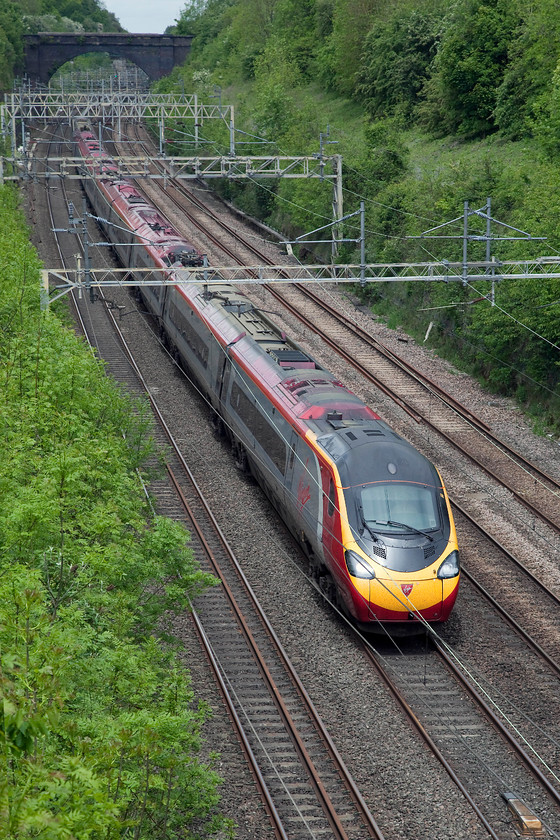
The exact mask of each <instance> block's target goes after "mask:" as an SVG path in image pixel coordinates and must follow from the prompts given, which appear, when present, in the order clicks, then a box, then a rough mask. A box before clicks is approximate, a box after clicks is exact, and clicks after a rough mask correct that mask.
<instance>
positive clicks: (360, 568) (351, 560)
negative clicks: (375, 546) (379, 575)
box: [344, 549, 375, 580]
mask: <svg viewBox="0 0 560 840" xmlns="http://www.w3.org/2000/svg"><path fill="white" fill-rule="evenodd" d="M344 559H345V560H346V566H347V568H348V571H349V572H350V574H351V575H352V577H357V578H366V579H369V580H372V579H373V578H374V577H375V572H374V571H373V569H372V568H371V566H368V565H367V563H366V562H365V560H363V558H362V557H360V555H359V554H356V552H355V551H350V549H347V550H346V551H345V552H344Z"/></svg>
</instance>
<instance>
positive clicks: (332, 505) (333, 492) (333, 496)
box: [327, 478, 336, 516]
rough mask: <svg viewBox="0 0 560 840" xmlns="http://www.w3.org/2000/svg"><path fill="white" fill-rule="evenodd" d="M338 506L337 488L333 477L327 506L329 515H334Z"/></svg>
mask: <svg viewBox="0 0 560 840" xmlns="http://www.w3.org/2000/svg"><path fill="white" fill-rule="evenodd" d="M335 507H336V490H335V487H334V482H333V480H332V478H331V480H330V484H329V504H328V506H327V516H332V515H333V513H334V509H335Z"/></svg>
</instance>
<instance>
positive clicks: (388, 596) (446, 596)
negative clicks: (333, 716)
mask: <svg viewBox="0 0 560 840" xmlns="http://www.w3.org/2000/svg"><path fill="white" fill-rule="evenodd" d="M348 432H350V435H349V434H348ZM333 438H334V439H335V440H334V442H333ZM315 444H316V445H317V444H318V445H319V450H320V449H322V448H323V446H324V447H325V449H326V450H327V451H326V452H325V453H324V455H323V458H325V456H326V458H325V461H324V464H323V471H324V474H325V473H328V475H329V479H328V480H329V482H330V483H331V489H330V499H331V502H330V505H329V503H328V501H327V504H326V508H325V511H324V517H323V539H322V543H323V549H324V554H323V558H324V562H325V564H326V567H327V568H328V569H329V572H330V574H331V575H332V576H333V577H334V581H335V583H336V590H337V596H338V599H339V601H340V602H341V606H342V607H343V608H344V610H345V611H346V612H347V613H349V614H350V615H351V616H352V617H353V619H354V620H355V621H356V622H357V623H358V624H360V625H361V626H363V627H364V628H366V629H368V630H370V631H371V630H373V631H375V630H376V629H382V628H383V627H384V626H385V627H387V628H392V630H393V631H401V632H403V631H404V632H416V631H418V630H420V629H421V627H422V626H423V625H424V624H425V623H426V622H428V623H433V622H442V621H446V620H447V618H448V617H449V615H450V612H451V610H452V608H453V605H454V603H455V600H456V598H457V592H458V588H459V577H460V568H459V552H458V548H457V536H456V533H455V525H454V522H453V516H452V513H451V508H450V503H449V499H448V496H447V493H446V490H445V487H444V485H443V482H442V479H441V476H440V475H439V472H438V470H437V469H436V468H435V467H434V465H433V464H432V463H431V462H430V461H428V460H427V459H426V458H425V457H424V456H423V455H421V453H419V452H418V451H417V450H416V449H414V447H412V446H411V445H410V444H409V443H407V442H406V441H405V440H403V439H402V438H401V437H400V436H399V435H397V434H396V433H395V432H394V431H393V430H392V429H390V427H389V426H387V425H386V424H385V423H383V422H382V421H380V420H377V421H375V422H374V423H371V422H370V423H368V424H355V425H352V424H348V423H344V422H341V423H340V427H339V429H338V430H337V432H335V435H334V436H333V434H332V432H331V434H330V435H329V436H328V440H327V439H326V438H325V437H323V436H321V435H319V436H318V437H317V438H316V441H315ZM329 456H330V457H329ZM333 456H334V457H333ZM323 458H321V460H323ZM323 492H324V494H325V495H326V496H327V495H328V492H329V491H327V488H325V487H324V488H323ZM329 508H330V516H329Z"/></svg>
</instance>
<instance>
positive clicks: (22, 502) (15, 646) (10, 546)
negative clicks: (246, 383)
mask: <svg viewBox="0 0 560 840" xmlns="http://www.w3.org/2000/svg"><path fill="white" fill-rule="evenodd" d="M0 220H1V224H0V264H1V265H2V282H1V283H0V838H1V840H4V838H6V840H8V838H10V840H11V838H18V840H24V839H25V838H31V837H39V836H40V837H42V838H45V840H62V838H70V837H72V838H76V840H90V838H101V837H103V838H108V839H109V838H125V837H135V838H146V840H155V838H166V839H167V838H174V837H185V836H189V837H191V836H198V834H202V835H204V836H208V835H209V834H212V833H213V832H215V831H222V832H223V831H225V832H226V834H227V833H228V831H229V828H228V825H227V824H226V821H225V820H224V819H222V818H221V817H220V815H219V812H218V811H217V805H218V798H219V797H218V783H219V779H218V777H217V775H216V774H215V772H214V771H213V769H212V767H210V766H207V765H205V764H204V763H203V762H202V761H201V759H200V758H199V756H198V753H199V751H200V747H201V739H202V734H201V728H202V724H203V723H204V720H205V718H206V716H207V710H206V709H205V708H204V707H203V706H202V705H200V704H199V703H198V702H197V700H196V698H195V696H194V693H193V689H192V686H191V684H190V680H189V676H188V673H186V672H185V670H184V668H183V667H182V666H180V665H178V664H177V662H176V661H175V658H174V654H173V652H172V651H171V649H170V648H169V646H168V645H166V646H165V647H164V646H163V645H162V644H161V643H160V642H159V641H158V639H157V627H158V620H159V618H160V617H161V616H162V615H163V613H164V612H166V611H168V610H185V609H188V607H189V603H190V601H191V599H192V598H194V597H196V595H197V594H198V593H199V592H201V591H202V590H203V589H204V588H205V587H207V586H208V585H212V584H213V583H214V582H215V581H214V579H213V578H211V577H210V576H209V575H206V574H204V573H202V572H200V570H199V569H198V568H197V567H196V565H195V563H194V561H193V557H192V553H191V551H190V549H189V548H188V545H187V541H188V534H187V533H186V532H185V531H184V530H183V528H182V527H181V526H179V525H178V524H177V523H174V522H172V521H170V520H167V519H164V518H160V517H157V516H154V515H153V514H152V513H151V511H150V510H149V509H148V508H147V505H146V500H145V494H144V492H143V488H142V486H141V484H140V481H139V478H138V472H137V471H142V470H143V469H144V468H145V464H146V459H147V458H148V456H149V455H150V453H151V451H152V445H151V442H150V440H151V439H150V432H149V428H150V427H149V423H148V421H147V419H146V417H147V415H146V412H145V410H144V409H143V407H142V405H134V404H133V403H132V402H131V400H130V399H128V398H127V397H125V396H124V395H123V394H122V393H120V391H119V389H118V388H117V386H116V385H115V384H114V383H113V382H112V381H111V380H110V379H109V378H108V377H107V376H106V375H105V373H104V370H103V366H102V363H100V362H99V361H98V360H96V359H95V357H94V356H93V354H92V353H91V352H90V351H89V350H88V348H87V347H86V345H85V344H84V343H83V342H82V341H80V340H78V339H77V337H76V336H75V334H74V332H73V331H72V330H71V329H69V328H68V327H65V326H64V325H63V323H62V322H61V320H60V319H59V318H58V317H57V316H56V314H54V313H53V312H48V311H47V312H42V311H41V310H40V307H39V279H40V274H39V269H40V264H39V261H38V258H37V255H36V254H35V252H34V251H33V249H32V248H31V246H30V244H29V231H28V230H27V228H26V226H25V224H24V222H23V218H22V216H21V214H20V212H19V210H18V205H17V193H16V192H15V191H13V190H12V189H11V188H8V187H6V186H5V187H2V188H0Z"/></svg>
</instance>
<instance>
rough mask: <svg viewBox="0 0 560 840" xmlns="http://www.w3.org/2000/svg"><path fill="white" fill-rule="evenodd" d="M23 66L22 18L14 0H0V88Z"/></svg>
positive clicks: (9, 84)
mask: <svg viewBox="0 0 560 840" xmlns="http://www.w3.org/2000/svg"><path fill="white" fill-rule="evenodd" d="M22 68H23V18H22V15H21V12H20V9H19V6H18V4H17V2H15V0H0V89H4V90H5V89H8V88H10V87H11V84H12V79H13V77H14V74H15V73H19V72H21V70H22Z"/></svg>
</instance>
